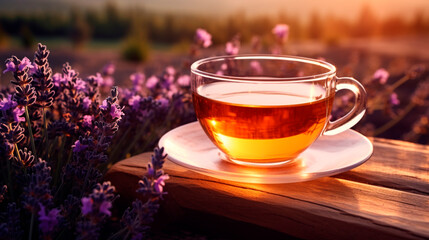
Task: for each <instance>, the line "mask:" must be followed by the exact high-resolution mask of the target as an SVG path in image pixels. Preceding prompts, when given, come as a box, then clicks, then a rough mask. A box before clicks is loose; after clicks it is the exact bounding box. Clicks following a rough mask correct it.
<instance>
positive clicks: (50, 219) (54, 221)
mask: <svg viewBox="0 0 429 240" xmlns="http://www.w3.org/2000/svg"><path fill="white" fill-rule="evenodd" d="M59 213H60V210H58V209H56V208H54V209H52V210H50V211H49V212H48V213H46V209H45V207H44V206H43V205H42V204H40V210H39V212H38V214H39V228H40V230H41V231H42V232H43V233H44V234H47V233H51V232H52V231H53V230H54V229H55V227H56V226H57V225H58V217H59Z"/></svg>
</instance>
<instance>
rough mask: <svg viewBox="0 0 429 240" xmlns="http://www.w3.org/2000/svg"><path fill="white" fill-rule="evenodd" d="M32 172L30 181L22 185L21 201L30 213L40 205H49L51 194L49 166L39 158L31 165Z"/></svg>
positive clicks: (34, 211) (38, 208)
mask: <svg viewBox="0 0 429 240" xmlns="http://www.w3.org/2000/svg"><path fill="white" fill-rule="evenodd" d="M33 171H34V172H33V173H32V174H31V175H30V183H29V185H28V186H26V187H24V194H23V200H22V201H23V203H24V206H25V208H26V209H28V210H29V211H30V212H32V213H37V212H38V210H40V205H43V206H51V205H52V195H51V190H50V186H49V185H50V182H51V179H52V177H51V167H49V166H48V164H47V163H46V162H45V161H43V160H39V162H38V163H36V164H35V165H34V166H33Z"/></svg>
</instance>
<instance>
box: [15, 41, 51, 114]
mask: <svg viewBox="0 0 429 240" xmlns="http://www.w3.org/2000/svg"><path fill="white" fill-rule="evenodd" d="M49 53H50V52H49V50H47V48H46V46H45V45H42V44H40V43H39V46H38V49H37V51H36V53H35V54H34V64H33V65H34V66H33V74H32V75H33V82H32V86H33V87H34V88H35V90H36V94H37V102H36V105H37V106H38V107H41V108H45V107H50V106H52V101H53V97H54V95H55V92H54V90H53V87H54V83H53V80H52V69H51V68H50V67H49V63H48V56H49ZM27 60H28V59H27ZM21 64H22V63H21Z"/></svg>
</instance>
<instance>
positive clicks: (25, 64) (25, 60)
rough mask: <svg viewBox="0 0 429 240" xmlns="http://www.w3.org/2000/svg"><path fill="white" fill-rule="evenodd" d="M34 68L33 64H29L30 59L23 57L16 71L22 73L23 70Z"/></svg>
mask: <svg viewBox="0 0 429 240" xmlns="http://www.w3.org/2000/svg"><path fill="white" fill-rule="evenodd" d="M27 67H28V68H29V69H31V68H34V66H33V63H31V61H30V59H28V58H27V57H24V58H23V59H22V60H21V62H20V63H19V66H18V70H19V71H23V70H24V69H25V68H27Z"/></svg>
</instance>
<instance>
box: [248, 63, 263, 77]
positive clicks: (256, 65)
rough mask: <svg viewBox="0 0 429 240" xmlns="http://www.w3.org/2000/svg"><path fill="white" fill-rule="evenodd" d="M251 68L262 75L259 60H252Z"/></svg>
mask: <svg viewBox="0 0 429 240" xmlns="http://www.w3.org/2000/svg"><path fill="white" fill-rule="evenodd" d="M250 68H251V69H252V71H253V73H254V74H256V75H261V74H262V72H263V70H262V67H261V64H260V63H259V62H258V61H251V62H250Z"/></svg>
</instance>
